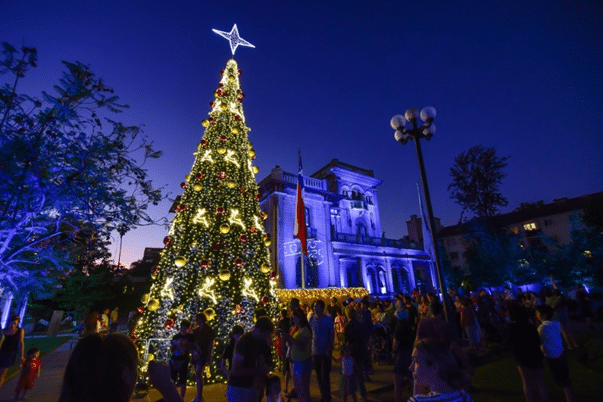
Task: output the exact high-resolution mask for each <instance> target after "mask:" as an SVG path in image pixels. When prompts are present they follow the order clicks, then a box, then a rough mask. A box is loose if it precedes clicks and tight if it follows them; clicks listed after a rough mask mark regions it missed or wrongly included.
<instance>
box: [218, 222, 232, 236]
mask: <svg viewBox="0 0 603 402" xmlns="http://www.w3.org/2000/svg"><path fill="white" fill-rule="evenodd" d="M220 232H221V233H224V234H226V233H228V232H230V225H229V224H228V223H223V224H221V225H220Z"/></svg>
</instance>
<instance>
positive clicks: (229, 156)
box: [224, 149, 241, 167]
mask: <svg viewBox="0 0 603 402" xmlns="http://www.w3.org/2000/svg"><path fill="white" fill-rule="evenodd" d="M234 154H235V152H234V151H233V150H231V149H229V150H228V152H226V156H225V157H224V160H225V161H226V162H230V163H233V164H235V165H236V166H237V167H241V164H240V163H239V161H237V160H236V159H235V158H234Z"/></svg>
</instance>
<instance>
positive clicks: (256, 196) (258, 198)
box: [255, 193, 262, 201]
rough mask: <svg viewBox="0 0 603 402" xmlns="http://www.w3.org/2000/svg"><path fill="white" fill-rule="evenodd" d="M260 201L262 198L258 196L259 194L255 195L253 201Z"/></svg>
mask: <svg viewBox="0 0 603 402" xmlns="http://www.w3.org/2000/svg"><path fill="white" fill-rule="evenodd" d="M261 199H262V196H261V195H260V193H257V194H256V195H255V200H256V201H259V200H261Z"/></svg>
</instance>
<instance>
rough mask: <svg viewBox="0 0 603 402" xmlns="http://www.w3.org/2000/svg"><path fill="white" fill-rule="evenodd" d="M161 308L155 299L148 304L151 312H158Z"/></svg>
mask: <svg viewBox="0 0 603 402" xmlns="http://www.w3.org/2000/svg"><path fill="white" fill-rule="evenodd" d="M159 306H160V303H159V300H157V299H153V300H151V301H150V302H149V304H147V308H148V309H149V311H156V310H157V309H158V308H159Z"/></svg>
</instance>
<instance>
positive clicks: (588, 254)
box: [584, 250, 593, 258]
mask: <svg viewBox="0 0 603 402" xmlns="http://www.w3.org/2000/svg"><path fill="white" fill-rule="evenodd" d="M584 256H585V257H587V258H590V257H592V256H593V254H592V253H591V252H590V250H584Z"/></svg>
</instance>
